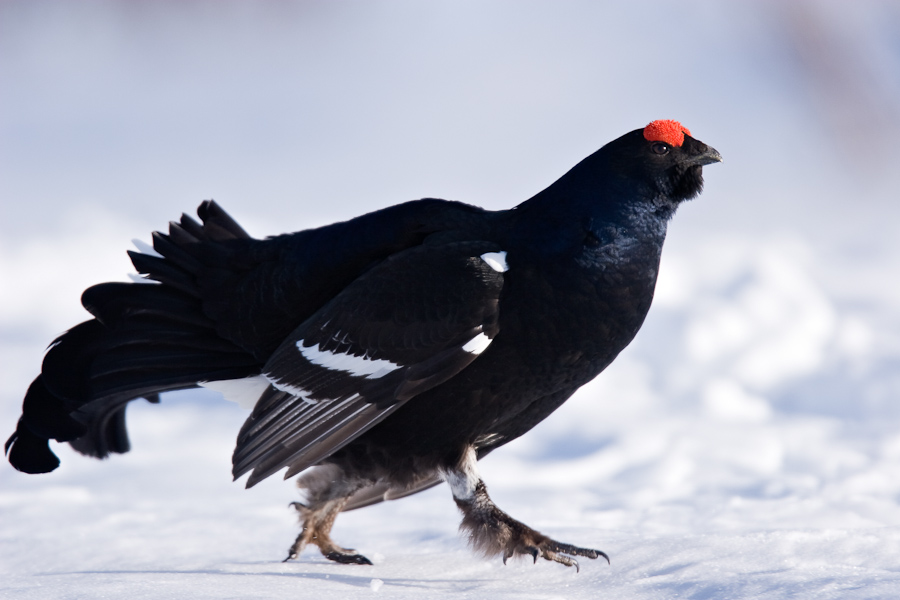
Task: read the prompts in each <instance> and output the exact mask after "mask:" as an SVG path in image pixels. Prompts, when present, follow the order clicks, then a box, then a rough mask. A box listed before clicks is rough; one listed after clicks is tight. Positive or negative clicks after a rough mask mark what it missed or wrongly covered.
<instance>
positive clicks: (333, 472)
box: [284, 465, 372, 565]
mask: <svg viewBox="0 0 900 600" xmlns="http://www.w3.org/2000/svg"><path fill="white" fill-rule="evenodd" d="M371 483H372V482H369V481H365V480H357V479H346V478H344V473H343V471H342V470H341V469H340V468H339V467H336V466H334V465H323V466H319V467H315V468H314V469H312V470H311V471H309V472H308V473H306V474H305V475H303V476H302V477H300V478H299V479H298V480H297V486H298V487H299V488H300V489H301V490H303V492H304V495H305V496H306V500H305V502H292V503H291V506H293V507H294V508H296V509H297V512H298V513H299V514H300V523H301V525H302V529H301V531H300V535H298V536H297V539H296V540H295V541H294V544H293V545H292V546H291V549H290V550H289V551H288V556H287V558H285V559H284V562H287V561H289V560H293V559H295V558H297V557H298V556H299V555H300V552H302V551H303V548H305V547H306V546H307V544H313V545H315V546H318V547H319V550H320V551H321V552H322V555H323V556H325V558H327V559H329V560H333V561H335V562H339V563H344V564H356V565H371V564H372V561H370V560H369V559H368V558H366V557H365V556H363V555H362V554H359V553H357V552H356V550H353V549H350V548H342V547H340V546H338V545H337V544H335V543H334V542H333V541H332V540H331V528H332V527H333V526H334V520H335V519H336V518H337V516H338V513H340V512H341V510H343V508H344V506H345V505H346V504H347V501H348V500H350V497H351V496H352V495H353V493H354V492H356V491H357V490H359V489H361V488H363V487H365V486H367V485H370V484H371Z"/></svg>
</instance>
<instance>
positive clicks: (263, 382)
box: [197, 375, 269, 409]
mask: <svg viewBox="0 0 900 600" xmlns="http://www.w3.org/2000/svg"><path fill="white" fill-rule="evenodd" d="M197 383H198V385H199V386H200V387H205V388H206V389H209V390H213V391H214V392H219V393H220V394H222V395H223V396H224V397H225V399H226V400H229V401H231V402H237V403H238V405H240V407H241V408H249V409H252V408H253V407H254V406H256V401H257V400H259V397H260V396H262V393H263V392H264V391H266V388H267V387H269V380H268V379H266V378H265V377H264V376H263V375H255V376H253V377H244V378H243V379H221V380H219V381H199V382H197Z"/></svg>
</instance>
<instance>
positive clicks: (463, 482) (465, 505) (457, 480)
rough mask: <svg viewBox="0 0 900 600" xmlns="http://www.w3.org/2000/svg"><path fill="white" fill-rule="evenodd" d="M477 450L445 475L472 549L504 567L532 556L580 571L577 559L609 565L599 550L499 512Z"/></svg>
mask: <svg viewBox="0 0 900 600" xmlns="http://www.w3.org/2000/svg"><path fill="white" fill-rule="evenodd" d="M476 462H477V457H476V454H475V451H474V449H469V450H467V452H466V453H464V454H463V456H462V458H461V460H460V462H459V465H458V466H457V467H456V468H455V469H452V470H448V471H447V472H446V474H445V479H446V480H447V483H449V484H450V489H451V491H452V492H453V499H454V500H455V501H456V505H457V506H458V507H459V509H460V510H461V511H462V513H463V520H462V523H461V524H460V526H459V528H460V530H463V531H466V532H468V534H469V542H470V543H471V544H472V547H473V548H474V549H475V550H476V551H479V552H481V553H483V554H485V555H486V556H494V555H500V556H502V557H503V563H504V564H506V561H507V560H508V559H509V558H511V557H514V556H530V557H531V558H532V560H534V562H537V559H538V558H543V559H545V560H549V561H553V562H558V563H559V564H561V565H565V566H567V567H575V570H576V571H578V568H579V567H578V561H577V560H576V559H575V557H576V556H580V557H584V558H591V559H593V558H598V557H600V556H602V557H603V558H605V559H606V562H607V563H608V562H609V556H607V555H606V553H604V552H601V551H600V550H592V549H590V548H580V547H578V546H573V545H571V544H564V543H562V542H557V541H556V540H553V539H550V538H549V537H547V536H546V535H544V534H543V533H541V532H539V531H536V530H534V529H532V528H531V527H529V526H527V525H525V524H524V523H522V522H520V521H516V520H515V519H513V518H512V517H510V516H509V515H508V514H506V513H505V512H503V511H502V510H500V509H499V508H498V507H497V505H496V504H494V501H493V500H491V497H490V496H489V495H488V493H487V487H486V486H485V485H484V482H483V481H482V480H481V477H480V476H479V475H478V470H477V467H476Z"/></svg>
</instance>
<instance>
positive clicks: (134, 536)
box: [0, 1, 900, 600]
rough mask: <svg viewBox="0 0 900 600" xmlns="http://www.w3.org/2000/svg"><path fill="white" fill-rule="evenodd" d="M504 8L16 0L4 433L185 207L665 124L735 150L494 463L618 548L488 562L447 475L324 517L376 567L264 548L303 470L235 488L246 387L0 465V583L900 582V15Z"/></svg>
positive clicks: (741, 7) (535, 511)
mask: <svg viewBox="0 0 900 600" xmlns="http://www.w3.org/2000/svg"><path fill="white" fill-rule="evenodd" d="M214 7H215V8H214ZM519 7H520V4H519V3H512V4H510V3H505V2H499V1H498V2H492V3H465V2H455V3H452V4H451V3H442V2H434V3H427V4H422V3H414V2H413V3H404V2H390V3H388V2H383V3H351V2H348V3H340V4H328V5H326V4H321V5H318V4H313V3H283V4H278V5H277V7H275V5H264V4H257V3H253V4H250V3H228V2H216V3H203V2H195V3H183V4H178V5H176V4H169V3H163V4H148V3H137V4H135V3H129V2H120V3H116V2H86V3H79V4H75V5H73V4H71V3H66V2H47V1H31V2H24V1H12V2H5V3H2V4H0V40H2V41H0V45H2V51H0V79H2V80H3V81H4V82H9V83H7V84H6V85H4V86H3V87H2V89H0V105H2V106H3V110H0V204H2V211H3V219H0V280H2V281H3V285H2V286H0V363H2V364H3V374H4V377H3V378H2V379H0V424H2V425H3V427H2V428H0V433H3V435H6V433H4V432H11V431H12V430H13V428H14V425H15V420H16V418H17V417H18V414H19V404H20V401H21V397H22V394H23V392H24V390H25V389H26V387H27V385H28V383H29V381H30V380H31V378H32V377H33V376H34V375H35V374H36V373H37V372H38V370H39V365H40V360H41V355H42V353H43V351H44V349H45V348H46V346H47V344H48V343H49V342H50V341H51V340H52V339H53V337H54V336H55V335H57V334H58V333H59V332H60V331H63V330H64V329H66V328H67V327H70V326H71V325H73V324H75V323H77V322H79V321H80V320H83V319H84V318H85V314H84V312H83V310H82V309H80V307H79V306H78V297H79V295H80V293H81V291H82V290H83V289H84V288H85V287H87V286H88V285H90V284H92V283H96V282H99V281H107V280H123V281H125V280H127V276H126V274H127V273H128V271H131V270H132V268H131V266H130V264H129V262H128V260H127V256H126V255H125V250H126V249H127V247H128V243H129V240H131V239H132V238H138V239H147V235H148V233H149V231H150V230H152V229H154V228H157V229H158V228H162V227H163V226H164V225H165V222H166V221H167V220H169V219H173V218H176V217H177V216H178V215H179V214H180V212H182V211H186V212H190V211H191V210H192V209H193V207H194V206H196V205H197V204H198V203H199V201H200V200H202V199H203V198H208V197H210V196H214V197H215V198H216V199H217V200H218V201H219V202H220V203H221V204H223V206H224V207H225V208H226V210H228V211H229V212H231V213H232V214H233V215H234V216H235V217H236V218H237V219H238V220H239V222H241V223H242V224H244V225H245V226H246V228H247V229H248V231H250V232H251V233H252V234H254V235H258V236H264V235H269V234H276V233H279V232H282V231H289V230H296V229H300V228H303V227H309V226H314V225H319V224H323V223H327V222H330V221H333V220H336V219H343V218H348V217H350V216H353V215H355V214H359V213H361V212H364V211H368V210H374V209H377V208H379V207H381V206H384V205H387V204H391V203H394V202H398V201H402V200H406V199H411V198H415V197H422V196H439V197H447V198H454V199H461V200H464V201H469V202H473V203H476V204H480V205H483V206H487V207H490V208H500V207H506V206H510V205H512V204H515V203H517V202H519V201H521V200H523V199H525V198H527V197H528V196H529V195H531V194H533V193H535V192H537V191H539V190H540V189H541V187H542V186H545V185H547V184H549V183H550V182H551V181H552V180H553V179H554V178H555V177H557V176H559V175H560V174H561V173H562V172H563V171H564V170H565V169H567V168H569V167H571V166H572V165H574V164H575V162H577V161H578V160H580V159H581V158H583V157H584V156H586V155H587V154H588V153H589V152H591V151H593V150H594V149H596V147H597V146H598V145H599V144H601V143H603V142H605V141H607V140H609V139H612V138H614V137H616V136H618V135H621V134H622V133H624V132H626V131H628V130H630V129H633V128H637V127H640V126H642V125H644V124H646V123H647V122H649V121H651V120H653V119H658V118H677V119H678V120H679V121H681V122H683V123H685V125H687V126H688V127H690V128H691V130H692V131H693V132H694V133H695V134H696V135H697V137H698V138H699V139H701V140H703V141H705V142H708V143H710V144H711V145H713V146H715V147H716V148H717V149H718V150H719V151H720V152H721V153H722V154H723V156H724V157H725V162H724V163H723V164H717V165H712V166H710V167H707V168H706V169H705V174H706V178H707V184H706V191H705V192H704V194H703V195H702V196H701V197H700V198H698V199H697V200H694V201H692V202H690V203H689V204H687V205H686V206H684V207H682V209H680V211H679V214H678V215H676V217H675V219H674V220H673V222H672V224H671V226H670V234H669V239H668V241H667V247H666V249H665V252H664V256H663V264H662V267H661V272H660V280H659V285H658V289H657V296H656V299H655V301H654V306H653V308H652V309H651V312H650V316H649V317H648V319H647V322H646V323H645V325H644V327H643V329H642V330H641V332H640V333H639V335H638V337H637V339H636V340H635V342H634V343H633V344H632V345H631V346H630V347H629V348H628V349H626V350H625V351H624V352H623V353H622V355H621V356H620V357H619V358H618V359H617V361H616V362H615V363H614V364H613V365H612V366H611V367H610V368H609V369H608V370H607V371H606V372H605V373H604V374H602V375H601V376H600V377H599V378H598V379H597V380H595V381H594V382H592V383H591V384H589V385H587V386H585V388H583V389H582V390H581V391H579V393H578V394H577V395H576V396H575V397H574V398H572V399H571V400H570V401H569V402H567V403H566V404H565V405H564V406H563V407H562V408H561V409H560V410H559V411H557V413H556V414H554V415H553V416H551V417H550V418H549V419H548V420H547V421H545V422H544V423H541V424H540V425H539V426H538V427H536V428H535V430H534V431H532V432H530V433H529V434H528V435H526V436H523V437H522V438H521V439H519V440H516V441H514V442H512V443H510V444H508V445H507V446H506V447H504V448H502V449H500V450H498V451H497V452H495V453H493V454H492V455H491V456H489V457H487V458H486V459H485V460H483V461H482V462H481V463H480V464H479V469H480V471H481V473H482V475H483V476H484V478H485V481H486V482H487V484H488V486H489V488H490V492H491V495H492V497H493V498H494V499H495V500H496V502H497V503H498V504H499V505H500V506H501V507H502V508H504V509H505V510H507V511H508V512H510V513H511V514H512V515H513V516H514V517H516V518H518V519H520V520H522V521H524V522H526V523H528V524H530V525H532V526H534V527H536V528H537V529H539V530H541V531H543V532H544V533H547V534H549V535H551V536H553V537H555V538H556V539H559V540H562V541H565V542H569V543H574V544H578V545H583V546H588V547H596V548H598V549H601V550H603V551H605V552H607V553H608V554H609V555H610V558H611V564H610V565H607V564H606V563H605V561H590V560H587V559H585V560H582V561H580V562H581V570H580V572H579V573H576V572H575V571H574V570H573V569H566V568H564V567H562V566H560V565H556V564H551V563H549V562H546V561H542V562H540V563H538V564H537V565H533V564H531V562H530V560H524V559H520V560H512V561H510V563H509V564H508V565H506V566H504V565H503V564H502V562H501V561H500V560H499V559H484V558H482V557H479V556H476V555H474V554H472V553H471V552H470V551H469V550H468V549H467V548H466V543H465V540H464V539H462V538H461V537H460V536H459V534H458V533H457V525H458V522H459V514H458V511H457V509H456V507H455V505H454V503H453V500H452V498H451V495H450V492H449V490H448V489H447V487H446V486H443V485H442V486H438V487H436V488H434V489H431V490H428V491H426V492H423V493H421V494H418V495H415V496H412V497H409V498H405V499H401V500H397V501H392V502H386V503H383V504H381V505H377V506H373V507H368V508H365V509H361V510H358V511H353V512H350V513H347V514H344V515H341V517H340V518H339V519H338V521H337V524H336V526H335V531H334V537H335V539H336V540H337V541H338V542H339V543H342V544H344V545H346V546H349V547H353V548H356V549H358V550H359V551H361V552H362V553H363V554H365V555H366V556H368V557H369V558H370V559H372V561H373V562H374V563H375V564H374V565H373V566H368V567H366V566H344V565H337V564H332V563H330V562H329V561H327V560H325V559H324V558H323V557H321V556H320V555H318V554H317V553H316V552H315V551H314V550H307V551H306V552H304V553H303V554H302V555H301V556H300V558H299V560H297V561H293V562H289V563H282V562H281V560H282V559H283V558H284V557H285V555H286V553H287V549H288V547H289V546H290V544H291V542H293V539H294V537H295V536H296V534H297V533H298V525H297V522H296V516H295V515H294V514H293V512H292V509H291V508H289V507H288V503H289V502H291V501H294V500H296V499H297V498H298V496H297V491H296V489H295V488H294V487H293V485H292V484H291V483H290V482H283V481H281V480H280V479H279V478H278V477H271V478H269V479H267V480H265V481H263V482H262V483H260V484H259V485H257V486H256V487H254V488H253V489H250V490H245V489H243V482H238V483H232V482H231V480H230V468H231V465H230V458H231V451H232V448H233V443H234V439H235V436H236V434H237V431H238V430H239V428H240V426H241V423H242V422H243V419H244V418H246V415H247V412H246V410H243V409H241V408H240V407H239V406H237V405H235V404H233V403H229V402H224V401H223V400H222V399H221V397H220V396H219V395H218V394H217V393H215V392H214V391H211V390H202V389H201V390H195V391H191V392H186V393H181V394H170V395H165V396H164V397H163V400H162V403H161V404H160V405H151V404H149V403H145V402H142V401H140V402H136V403H134V404H132V405H131V406H130V407H129V414H128V422H129V430H130V433H131V438H132V447H133V450H132V451H131V452H129V453H128V454H125V455H121V456H115V457H113V458H111V459H109V460H106V461H95V460H91V459H87V458H85V457H82V456H80V455H78V454H76V453H75V452H73V451H71V450H70V449H69V448H68V446H66V445H55V450H56V451H57V452H58V454H59V455H60V458H61V460H62V466H61V467H60V468H59V469H58V470H57V471H55V472H53V473H51V474H47V475H42V476H27V475H24V474H21V473H18V472H16V471H14V470H13V469H12V468H10V467H8V466H6V467H0V540H2V543H0V598H17V599H24V600H31V599H44V598H53V599H57V598H104V597H110V598H123V597H128V598H136V599H143V598H148V599H151V598H152V599H165V598H179V599H180V598H281V597H287V596H297V595H299V596H301V597H306V596H309V597H325V596H328V595H331V596H334V597H339V598H349V599H353V598H372V597H379V596H383V597H392V598H442V597H449V596H453V597H468V598H486V597H490V598H496V599H497V600H500V599H503V598H517V599H520V598H526V599H528V598H535V599H537V598H541V599H549V598H595V597H598V596H601V597H611V598H622V599H631V598H635V599H657V598H659V599H662V598H665V599H670V598H697V599H703V598H709V599H713V598H715V599H725V598H765V599H771V598H774V599H778V598H797V597H799V598H807V597H809V598H812V597H815V598H817V599H818V598H825V599H828V598H834V599H838V598H840V599H863V598H865V599H870V598H884V599H888V598H891V599H893V598H897V597H900V567H898V565H900V427H898V425H900V403H898V402H897V398H898V397H900V368H898V367H900V314H898V312H897V306H900V280H898V278H897V276H896V274H897V273H900V250H898V249H897V247H896V235H895V232H896V223H897V222H900V219H898V217H900V214H898V213H900V205H898V203H897V202H896V189H898V187H900V185H898V184H900V173H898V172H897V170H896V168H895V164H896V152H895V151H894V148H895V146H896V139H897V138H898V133H900V118H898V115H900V78H898V77H897V74H898V73H900V64H898V63H900V55H898V54H897V52H896V40H897V39H898V35H900V33H898V31H897V23H898V20H897V18H896V16H897V12H896V7H895V5H894V4H892V3H891V2H875V1H873V2H865V3H853V4H852V6H851V5H850V4H848V3H842V2H836V1H835V2H819V3H803V2H790V3H787V2H785V3H758V2H749V1H748V2H733V3H711V2H693V1H692V2H679V3H677V4H676V3H664V2H660V3H654V4H653V8H654V9H655V10H649V9H648V8H647V6H646V4H644V3H642V4H641V5H636V4H635V5H634V7H632V6H631V5H627V4H626V3H616V4H612V3H610V4H606V3H597V2H574V1H573V2H567V3H554V4H550V3H545V4H540V3H537V4H528V8H529V10H524V9H520V8H519ZM623 49H625V50H627V52H623ZM350 172H352V173H353V176H352V177H351V176H348V173H350Z"/></svg>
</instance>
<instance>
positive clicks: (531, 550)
mask: <svg viewBox="0 0 900 600" xmlns="http://www.w3.org/2000/svg"><path fill="white" fill-rule="evenodd" d="M528 553H529V554H530V555H531V557H532V558H534V564H537V559H538V557H539V556H540V555H541V551H540V550H538V549H537V548H536V547H534V546H532V547H530V548H528Z"/></svg>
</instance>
